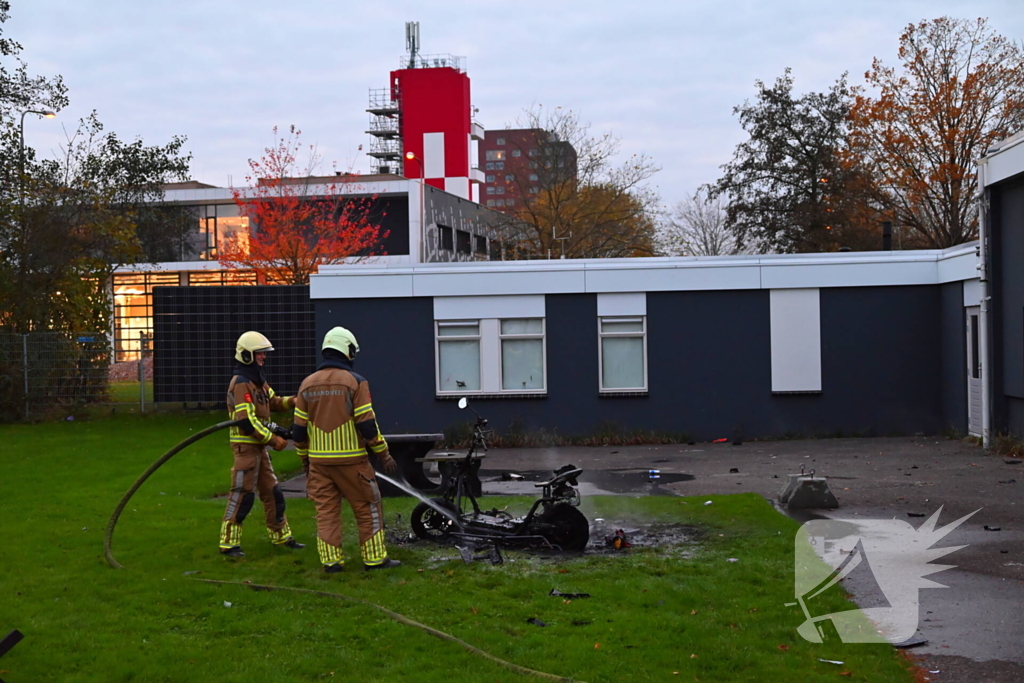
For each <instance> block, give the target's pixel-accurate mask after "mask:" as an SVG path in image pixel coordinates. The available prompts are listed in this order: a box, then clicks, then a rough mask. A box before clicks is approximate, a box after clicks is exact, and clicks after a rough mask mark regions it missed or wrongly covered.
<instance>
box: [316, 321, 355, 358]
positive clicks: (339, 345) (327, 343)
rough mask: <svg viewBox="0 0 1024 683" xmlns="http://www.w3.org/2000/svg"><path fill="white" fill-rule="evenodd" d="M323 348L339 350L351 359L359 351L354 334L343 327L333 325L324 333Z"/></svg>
mask: <svg viewBox="0 0 1024 683" xmlns="http://www.w3.org/2000/svg"><path fill="white" fill-rule="evenodd" d="M323 349H334V350H335V351H340V352H341V353H343V354H344V355H345V356H346V357H348V358H350V359H352V358H355V357H356V354H357V353H358V352H359V342H357V341H356V336H355V335H354V334H352V333H351V332H349V331H348V330H346V329H345V328H344V327H335V328H333V329H332V330H331V331H330V332H328V333H327V334H325V335H324V345H323ZM323 349H321V350H323Z"/></svg>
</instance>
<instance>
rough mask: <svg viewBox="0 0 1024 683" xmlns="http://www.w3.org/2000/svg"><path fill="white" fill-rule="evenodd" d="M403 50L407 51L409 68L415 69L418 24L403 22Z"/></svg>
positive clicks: (418, 40)
mask: <svg viewBox="0 0 1024 683" xmlns="http://www.w3.org/2000/svg"><path fill="white" fill-rule="evenodd" d="M405 49H406V50H408V51H409V68H410V69H415V68H416V53H417V52H419V51H420V22H418V21H407V22H405Z"/></svg>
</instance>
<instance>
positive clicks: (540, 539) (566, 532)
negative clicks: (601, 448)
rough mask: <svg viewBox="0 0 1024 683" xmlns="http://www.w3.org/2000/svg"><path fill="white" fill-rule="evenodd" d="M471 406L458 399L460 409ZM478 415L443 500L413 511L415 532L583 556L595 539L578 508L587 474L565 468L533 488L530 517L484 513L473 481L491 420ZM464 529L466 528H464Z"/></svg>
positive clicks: (455, 461) (453, 462) (460, 541)
mask: <svg viewBox="0 0 1024 683" xmlns="http://www.w3.org/2000/svg"><path fill="white" fill-rule="evenodd" d="M467 407H469V403H468V401H467V400H466V399H465V398H462V399H460V400H459V408H461V409H465V408H467ZM470 410H471V411H472V412H473V414H474V415H476V422H475V423H474V425H473V441H472V443H471V444H470V446H469V449H468V451H467V452H466V454H465V455H461V454H460V455H459V457H455V458H449V459H448V460H447V463H446V464H447V465H448V466H449V471H450V476H449V477H446V480H445V483H444V488H443V490H442V491H441V496H440V497H437V498H432V499H431V501H430V504H427V503H420V504H419V505H417V506H416V507H415V508H413V511H412V519H411V522H412V530H413V533H415V534H416V536H417V537H419V538H422V539H430V540H434V541H442V542H444V541H451V542H454V543H456V544H468V545H472V546H480V545H488V544H493V545H494V546H495V547H498V546H503V547H517V548H524V547H525V548H529V547H535V548H548V549H554V550H568V551H581V550H583V549H584V548H586V546H587V542H588V541H589V540H590V523H589V522H588V521H587V518H586V517H585V516H584V515H583V513H582V512H580V511H579V510H578V509H577V506H579V504H580V493H579V491H578V490H577V489H576V487H577V486H578V485H579V484H578V483H577V481H576V478H577V477H578V476H579V475H580V473H581V472H582V471H583V470H582V469H581V468H579V467H575V466H573V465H566V466H565V467H562V468H561V469H558V470H556V471H555V472H554V476H553V477H552V478H551V479H549V480H548V481H545V482H540V483H537V484H534V486H536V487H537V488H539V489H541V495H540V497H539V498H538V499H537V500H535V501H534V503H533V505H532V506H531V507H530V511H529V512H528V513H527V514H526V516H525V517H513V516H511V515H509V514H508V513H506V512H505V511H503V510H498V509H497V508H495V509H491V510H486V511H485V510H482V509H481V508H480V504H479V502H478V500H477V495H478V493H477V492H476V491H474V490H473V489H474V486H472V482H473V481H474V480H475V475H476V472H477V471H478V470H479V469H480V462H481V458H483V457H484V454H485V453H486V451H487V436H488V435H489V434H490V430H488V429H487V420H485V419H484V418H482V417H480V415H479V414H477V412H476V411H475V410H473V409H472V408H470ZM435 508H443V509H444V510H446V511H448V512H450V513H451V514H452V515H453V516H454V517H456V518H457V519H458V520H459V522H460V523H461V524H460V525H457V524H456V523H455V522H454V521H452V519H449V517H448V516H446V515H443V514H441V513H440V512H438V510H437V509H435ZM460 526H461V528H459V527H460Z"/></svg>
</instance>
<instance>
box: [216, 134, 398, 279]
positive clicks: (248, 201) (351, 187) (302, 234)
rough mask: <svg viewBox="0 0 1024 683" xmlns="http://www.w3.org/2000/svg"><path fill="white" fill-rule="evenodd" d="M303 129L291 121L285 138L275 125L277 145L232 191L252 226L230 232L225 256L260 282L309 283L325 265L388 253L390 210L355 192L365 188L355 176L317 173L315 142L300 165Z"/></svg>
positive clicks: (221, 253)
mask: <svg viewBox="0 0 1024 683" xmlns="http://www.w3.org/2000/svg"><path fill="white" fill-rule="evenodd" d="M301 135H302V131H300V130H298V129H297V128H296V127H295V126H291V127H290V128H289V132H288V135H287V136H281V137H278V130H277V128H276V127H275V128H274V137H275V146H274V147H267V148H266V149H265V150H264V154H263V157H262V158H261V159H258V160H256V159H249V169H250V173H249V174H248V175H247V176H246V182H247V183H248V185H249V187H248V188H244V189H238V188H232V190H231V194H232V196H233V197H234V200H235V204H237V205H238V209H239V213H240V214H241V216H242V217H244V218H247V219H248V220H249V229H248V230H246V229H245V228H244V226H243V229H241V230H239V231H236V232H235V233H234V234H232V235H229V236H227V237H226V238H225V240H224V242H223V246H222V247H221V249H220V251H219V255H218V259H219V260H220V261H221V263H223V264H224V265H225V266H227V267H228V268H229V269H231V270H254V271H256V274H257V278H258V279H259V281H260V282H271V283H274V284H288V285H305V284H309V276H310V275H312V274H313V273H315V272H317V269H318V268H319V267H320V266H321V265H327V264H332V263H345V262H348V263H352V262H358V261H360V260H362V259H365V258H367V257H369V256H379V255H382V254H383V253H384V250H383V247H382V242H383V240H384V239H385V238H386V237H387V234H388V233H387V231H384V230H382V228H381V226H380V220H381V219H382V218H383V217H384V216H385V215H386V213H384V212H380V213H379V215H375V211H374V204H375V202H376V199H377V196H376V195H373V196H352V195H354V194H355V192H356V191H357V189H358V188H357V187H356V186H355V184H354V182H353V180H351V179H350V177H349V176H340V175H337V174H336V175H334V176H328V177H316V176H314V175H313V171H314V170H315V169H316V168H317V167H318V166H319V163H320V158H319V156H318V155H317V153H316V148H315V147H314V146H313V145H310V146H309V147H308V150H307V151H308V161H307V163H306V166H305V167H304V168H303V169H301V171H300V170H299V168H298V155H299V152H300V150H301V149H302V147H303V145H302V143H301V142H300V139H299V138H300V137H301ZM297 171H298V172H297ZM354 177H357V176H353V178H354Z"/></svg>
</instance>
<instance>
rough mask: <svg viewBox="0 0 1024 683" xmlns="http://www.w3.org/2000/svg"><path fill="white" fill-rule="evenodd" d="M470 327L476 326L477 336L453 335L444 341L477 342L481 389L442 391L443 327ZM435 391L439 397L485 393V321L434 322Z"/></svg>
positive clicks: (477, 319)
mask: <svg viewBox="0 0 1024 683" xmlns="http://www.w3.org/2000/svg"><path fill="white" fill-rule="evenodd" d="M468 325H476V335H453V336H446V337H444V338H443V339H444V340H445V341H474V340H475V341H476V342H477V361H478V363H479V366H480V367H479V368H477V373H478V376H479V377H480V388H479V389H459V388H456V389H455V390H442V389H441V339H442V337H441V334H440V333H441V328H442V327H466V326H468ZM434 391H435V393H436V395H437V396H463V395H465V394H482V393H484V325H483V320H481V319H479V318H474V319H465V320H435V321H434Z"/></svg>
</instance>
